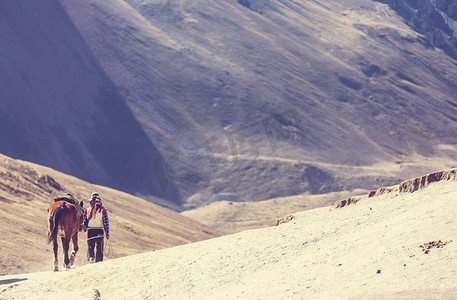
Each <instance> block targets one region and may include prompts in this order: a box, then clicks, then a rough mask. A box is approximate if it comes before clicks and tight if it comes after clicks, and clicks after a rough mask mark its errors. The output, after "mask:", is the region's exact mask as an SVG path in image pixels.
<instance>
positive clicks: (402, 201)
mask: <svg viewBox="0 0 457 300" xmlns="http://www.w3.org/2000/svg"><path fill="white" fill-rule="evenodd" d="M456 174H457V170H455V169H454V170H449V171H445V172H439V173H436V174H429V175H427V176H423V177H421V178H417V179H412V180H409V181H407V182H405V183H404V184H402V185H401V186H397V188H393V189H391V190H390V192H385V193H377V194H376V193H375V194H374V195H372V197H370V198H368V197H365V198H363V199H361V200H360V201H359V202H357V204H354V205H349V206H346V207H343V208H340V209H337V208H335V207H323V208H318V209H313V210H308V211H305V212H301V213H295V214H294V216H295V219H294V220H293V221H291V222H289V223H286V224H282V225H280V226H277V227H270V228H263V229H257V230H248V231H244V232H241V233H237V234H234V235H229V236H224V237H220V238H216V239H211V240H208V241H203V242H198V243H193V244H190V245H184V246H179V247H174V248H170V249H164V250H160V251H155V252H149V253H144V254H139V255H134V256H129V257H124V258H120V259H115V260H110V261H107V262H103V263H101V264H95V265H86V266H83V267H80V268H76V269H74V270H71V271H69V272H58V273H54V272H43V273H31V274H20V275H14V276H2V277H0V284H1V285H2V289H1V291H0V297H1V298H2V299H14V298H27V299H61V298H72V299H87V298H91V297H93V296H94V295H95V294H97V295H98V296H97V297H95V299H98V298H100V299H104V298H109V299H111V298H116V299H146V298H150V299H159V298H160V299H234V298H249V299H253V298H261V299H278V298H284V297H286V298H291V299H297V298H305V299H387V298H388V299H454V298H455V297H457V294H456V289H457V285H456V281H455V277H456V275H457V260H456V258H455V253H456V251H457V242H456V235H455V232H456V230H457V222H456V219H455V214H456V209H455V198H456V197H457V193H456V191H457V176H456ZM402 186H403V187H409V188H407V189H402V188H401V187H402ZM413 187H416V188H413ZM413 190H414V192H413ZM370 194H371V193H370ZM75 280H77V281H79V282H84V283H85V285H84V287H81V285H71V284H68V282H74V281H75ZM50 282H52V284H51V285H50ZM63 290H65V291H63Z"/></svg>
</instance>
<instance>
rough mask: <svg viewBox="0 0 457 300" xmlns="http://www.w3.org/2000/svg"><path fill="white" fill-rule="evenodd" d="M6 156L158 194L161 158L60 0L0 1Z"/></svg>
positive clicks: (171, 193) (172, 193) (1, 148)
mask: <svg viewBox="0 0 457 300" xmlns="http://www.w3.org/2000/svg"><path fill="white" fill-rule="evenodd" d="M0 11H1V12H0V14H1V17H0V18H1V20H2V21H1V23H0V35H1V36H2V44H1V48H0V54H1V57H2V59H1V60H0V69H1V70H2V71H1V72H0V100H1V101H0V126H1V128H2V130H1V131H0V153H3V154H5V155H8V156H10V157H15V158H20V159H24V160H28V161H33V162H36V163H39V164H41V165H46V166H49V167H52V168H55V169H58V170H60V171H62V172H65V173H69V174H72V175H75V176H78V177H79V178H83V179H85V180H88V181H95V182H97V183H100V184H105V185H110V186H114V187H117V188H121V189H123V190H124V191H131V192H136V193H145V194H150V195H158V194H160V195H158V196H160V197H163V198H167V199H168V200H169V201H171V202H175V203H179V194H178V192H177V191H176V189H174V188H173V186H172V185H171V184H170V185H169V188H168V190H167V191H166V192H163V191H161V190H160V187H159V179H158V178H157V176H156V175H155V172H154V161H155V160H157V159H160V153H159V152H158V151H157V149H156V147H155V146H154V145H153V143H152V142H151V141H150V140H149V139H148V137H147V136H146V135H145V133H144V131H143V129H142V128H141V126H140V125H139V124H138V121H137V119H136V117H135V116H134V115H133V114H132V112H131V111H130V109H129V108H128V106H127V105H126V104H125V102H124V100H123V99H122V97H121V96H120V95H119V93H118V91H117V90H116V88H115V86H114V85H113V83H112V82H111V80H110V79H109V78H108V77H107V75H106V74H105V72H104V70H103V69H102V68H101V66H100V65H99V63H98V61H97V59H96V58H95V57H94V56H93V55H92V53H91V51H90V49H89V48H88V47H87V45H86V43H85V42H84V40H83V39H82V38H81V36H80V35H79V33H78V31H77V29H76V28H75V26H74V24H73V23H72V22H71V20H70V19H69V18H68V15H67V14H66V12H65V11H64V9H63V7H62V6H61V5H60V3H59V2H58V1H42V0H39V1H34V2H33V3H31V2H29V1H3V2H2V3H0Z"/></svg>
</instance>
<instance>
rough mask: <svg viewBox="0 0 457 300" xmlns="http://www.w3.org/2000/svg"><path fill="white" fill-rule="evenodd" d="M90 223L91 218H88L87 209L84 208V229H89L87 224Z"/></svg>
mask: <svg viewBox="0 0 457 300" xmlns="http://www.w3.org/2000/svg"><path fill="white" fill-rule="evenodd" d="M88 225H89V220H87V209H86V208H85V209H84V223H83V228H84V231H86V230H87V226H88Z"/></svg>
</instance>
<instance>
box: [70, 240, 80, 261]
mask: <svg viewBox="0 0 457 300" xmlns="http://www.w3.org/2000/svg"><path fill="white" fill-rule="evenodd" d="M71 240H72V242H73V251H72V252H71V255H70V266H72V265H73V264H74V263H75V256H76V252H78V249H79V247H78V233H76V234H75V235H73V237H72V238H71Z"/></svg>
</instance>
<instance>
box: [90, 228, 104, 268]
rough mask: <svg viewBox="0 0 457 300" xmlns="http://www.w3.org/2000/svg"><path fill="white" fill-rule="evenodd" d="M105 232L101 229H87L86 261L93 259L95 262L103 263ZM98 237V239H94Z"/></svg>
mask: <svg viewBox="0 0 457 300" xmlns="http://www.w3.org/2000/svg"><path fill="white" fill-rule="evenodd" d="M104 235H105V232H104V231H103V229H98V228H88V229H87V259H89V258H91V257H92V258H95V262H99V261H103V237H104ZM96 236H100V237H98V238H94V237H96ZM94 252H95V256H94Z"/></svg>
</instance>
